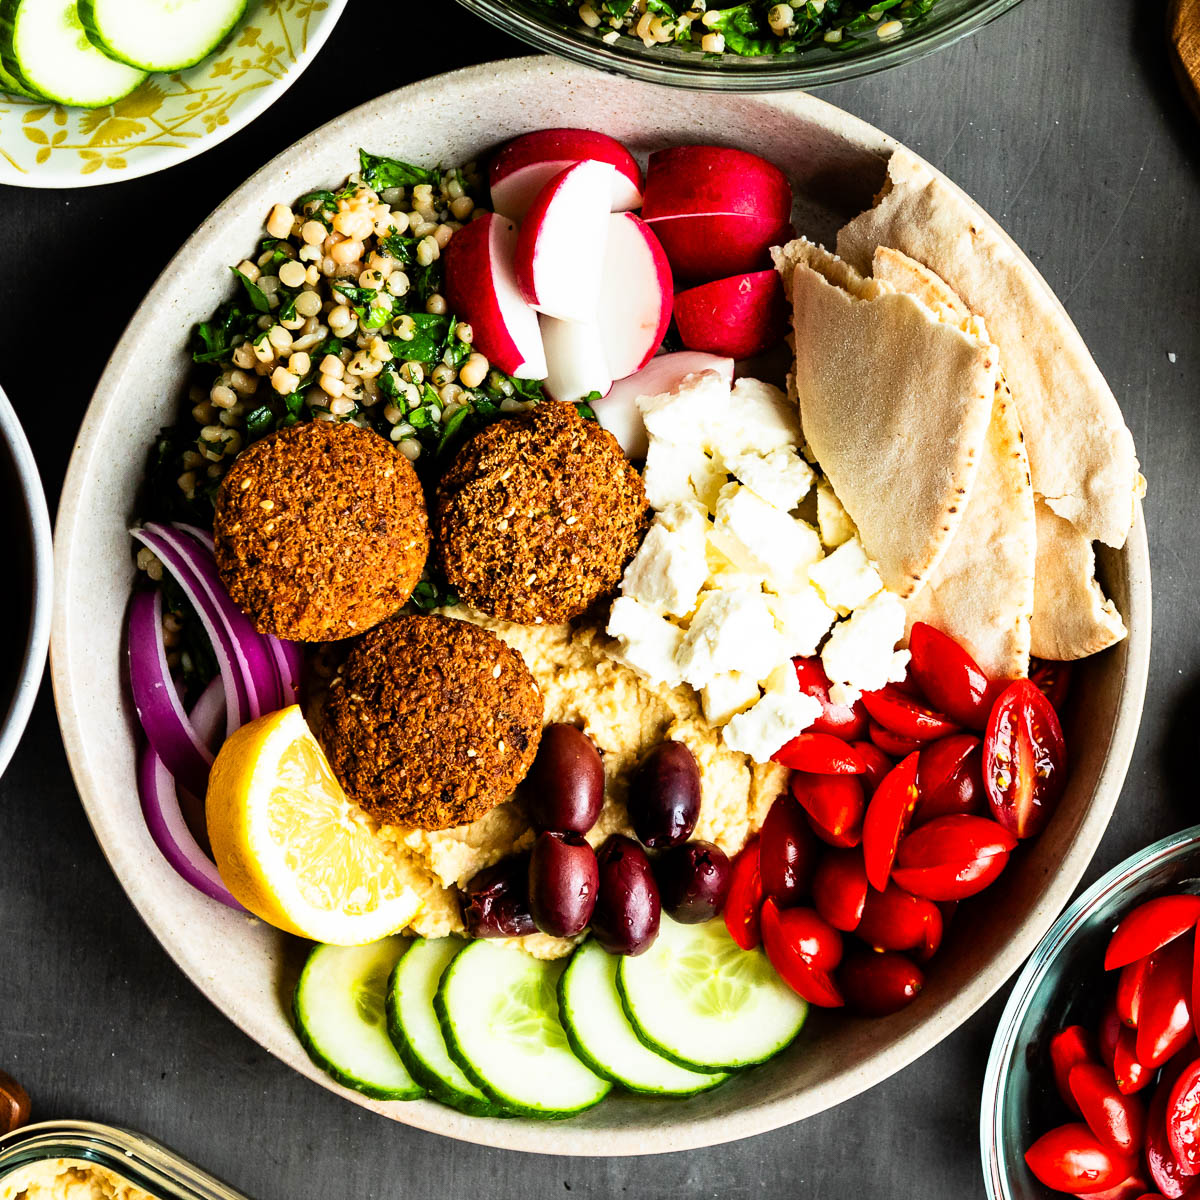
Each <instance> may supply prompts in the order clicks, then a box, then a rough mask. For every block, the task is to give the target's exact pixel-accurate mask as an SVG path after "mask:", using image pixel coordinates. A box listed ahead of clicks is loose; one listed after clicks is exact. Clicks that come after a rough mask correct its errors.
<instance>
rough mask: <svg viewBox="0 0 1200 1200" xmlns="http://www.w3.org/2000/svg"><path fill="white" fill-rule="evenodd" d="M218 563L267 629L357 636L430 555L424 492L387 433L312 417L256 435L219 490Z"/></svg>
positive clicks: (304, 638) (397, 602) (240, 602)
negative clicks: (260, 437)
mask: <svg viewBox="0 0 1200 1200" xmlns="http://www.w3.org/2000/svg"><path fill="white" fill-rule="evenodd" d="M213 535H214V537H215V540H216V555H217V570H218V571H219V572H220V575H221V581H222V582H223V583H224V584H225V586H226V587H227V588H228V589H229V594H230V596H232V597H233V601H234V603H235V604H237V606H238V607H239V608H241V609H242V610H243V611H244V612H245V613H246V614H247V615H248V616H249V617H250V619H251V620H252V621H253V622H254V626H255V628H256V629H257V630H258V631H259V632H260V633H273V634H275V635H276V636H277V637H282V638H292V639H294V640H296V641H301V642H323V641H333V640H336V639H338V638H345V637H350V636H352V635H353V634H356V633H362V632H363V631H364V630H366V629H370V628H371V626H372V625H378V624H379V622H380V621H384V620H386V619H387V618H388V617H390V616H391V615H392V614H393V613H394V612H396V610H397V609H398V608H400V606H401V605H402V604H404V602H405V601H406V600H407V599H408V598H409V596H411V595H412V591H413V588H415V587H416V585H417V583H418V581H419V580H420V578H421V571H422V570H423V569H424V566H425V559H426V558H427V556H428V554H429V521H428V518H427V516H426V514H425V496H424V493H423V492H422V490H421V485H420V483H419V481H418V480H417V474H416V472H415V471H414V470H413V468H412V464H411V463H410V462H409V461H408V459H407V458H405V457H404V455H403V454H401V453H400V451H399V450H397V449H396V448H395V447H394V446H393V445H392V444H391V443H390V442H389V441H388V440H387V439H386V438H383V437H381V436H380V435H379V434H377V433H375V432H373V431H372V430H369V429H360V428H359V427H358V426H357V425H352V424H349V423H334V422H331V421H317V420H313V421H305V422H303V423H302V424H298V425H292V426H290V427H288V428H286V429H281V430H280V431H279V432H278V433H274V434H271V435H270V436H268V437H265V438H263V439H262V441H260V442H255V443H254V445H252V446H251V447H249V449H247V450H246V451H245V452H244V453H243V454H241V455H240V456H239V457H238V458H237V460H236V461H235V462H234V464H233V466H232V467H230V468H229V472H228V473H227V474H226V476H225V478H224V479H223V480H222V481H221V486H220V488H219V490H218V491H217V498H216V517H215V520H214V522H213Z"/></svg>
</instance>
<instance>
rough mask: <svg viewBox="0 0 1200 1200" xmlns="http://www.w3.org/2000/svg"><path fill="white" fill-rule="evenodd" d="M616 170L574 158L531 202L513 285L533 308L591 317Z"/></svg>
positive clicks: (562, 318) (553, 313)
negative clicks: (577, 160)
mask: <svg viewBox="0 0 1200 1200" xmlns="http://www.w3.org/2000/svg"><path fill="white" fill-rule="evenodd" d="M615 175H616V169H615V168H614V167H613V166H612V165H611V164H609V163H601V162H591V161H588V162H581V163H576V164H575V165H574V166H571V167H568V168H567V169H566V170H565V171H560V172H559V173H558V174H557V175H555V176H554V178H553V179H551V180H550V182H549V183H548V184H546V186H545V187H543V188H542V190H541V191H540V192H538V194H537V198H536V199H535V200H534V202H533V204H532V205H531V206H530V209H529V212H528V213H527V214H526V216H525V220H524V221H523V222H522V224H521V232H520V234H519V235H518V237H517V248H516V271H517V286H518V287H519V288H520V291H521V295H522V296H523V297H524V298H525V302H526V303H527V304H529V305H531V306H532V307H534V308H536V309H537V310H538V312H543V313H545V314H546V315H547V316H551V317H558V319H559V320H560V321H591V320H593V319H594V318H595V316H596V312H597V308H598V306H599V301H600V276H601V272H602V270H603V266H604V243H605V241H606V239H607V236H608V216H609V197H610V196H611V195H612V186H613V178H614V176H615ZM450 245H451V246H453V245H454V242H453V240H452V241H451V242H450Z"/></svg>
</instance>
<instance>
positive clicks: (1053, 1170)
mask: <svg viewBox="0 0 1200 1200" xmlns="http://www.w3.org/2000/svg"><path fill="white" fill-rule="evenodd" d="M1025 1161H1026V1163H1028V1164H1029V1169H1030V1170H1031V1171H1032V1172H1033V1173H1034V1175H1036V1176H1037V1177H1038V1179H1040V1180H1041V1181H1042V1183H1044V1184H1045V1185H1046V1186H1047V1187H1048V1188H1053V1189H1054V1190H1055V1191H1058V1192H1074V1193H1077V1194H1078V1193H1080V1192H1096V1191H1099V1190H1100V1189H1101V1188H1107V1187H1114V1186H1115V1185H1116V1184H1118V1183H1123V1182H1124V1181H1125V1180H1126V1179H1128V1178H1129V1176H1130V1175H1132V1174H1133V1173H1134V1171H1135V1170H1136V1169H1137V1159H1136V1158H1134V1157H1133V1156H1132V1155H1126V1154H1120V1153H1118V1152H1117V1151H1115V1150H1112V1149H1110V1148H1109V1147H1107V1146H1105V1145H1104V1144H1103V1143H1102V1142H1101V1141H1100V1140H1099V1139H1098V1138H1097V1137H1096V1135H1095V1134H1094V1133H1092V1131H1091V1130H1090V1129H1089V1128H1088V1127H1087V1126H1086V1125H1082V1124H1079V1123H1075V1124H1071V1125H1060V1126H1059V1127H1058V1128H1057V1129H1051V1130H1050V1132H1049V1133H1044V1134H1042V1136H1041V1137H1040V1138H1038V1140H1037V1141H1036V1142H1034V1143H1033V1145H1032V1146H1030V1147H1029V1149H1028V1150H1026V1151H1025Z"/></svg>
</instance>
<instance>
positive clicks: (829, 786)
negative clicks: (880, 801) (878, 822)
mask: <svg viewBox="0 0 1200 1200" xmlns="http://www.w3.org/2000/svg"><path fill="white" fill-rule="evenodd" d="M792 795H793V796H795V797H796V799H797V800H799V801H800V804H801V806H802V807H803V808H804V811H805V812H807V813H808V815H809V817H810V818H811V820H812V828H813V832H814V833H815V834H816V835H817V837H819V838H820V839H821V840H822V841H825V842H828V843H829V844H830V845H831V846H842V847H846V846H857V845H858V843H859V842H861V841H862V820H863V809H864V808H865V807H866V802H865V800H864V799H863V787H862V784H861V783H860V782H859V778H858V776H857V775H809V774H807V773H806V772H804V771H793V772H792Z"/></svg>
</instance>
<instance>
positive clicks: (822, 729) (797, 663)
mask: <svg viewBox="0 0 1200 1200" xmlns="http://www.w3.org/2000/svg"><path fill="white" fill-rule="evenodd" d="M792 666H794V667H795V668H796V678H797V679H798V680H799V681H800V690H801V691H802V692H804V693H805V695H808V696H812V697H813V699H815V700H819V701H820V702H821V715H820V716H819V717H818V718H817V719H816V720H815V721H814V722H813V723H812V724H811V725H810V726H809V729H810V730H812V732H813V733H831V734H833V736H834V737H840V738H843V739H845V740H846V741H848V742H855V741H858V740H860V739H861V738H864V737H866V736H867V710H866V709H865V708H863V705H862V701H861V700H859V701H856V702H855V703H854V704H853V705H845V704H833V703H832V702H831V701H830V699H829V686H830V685H829V676H828V675H826V674H825V668H824V667H823V666H822V665H821V660H820V659H819V658H794V659H793V660H792Z"/></svg>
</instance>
